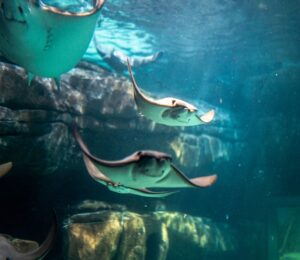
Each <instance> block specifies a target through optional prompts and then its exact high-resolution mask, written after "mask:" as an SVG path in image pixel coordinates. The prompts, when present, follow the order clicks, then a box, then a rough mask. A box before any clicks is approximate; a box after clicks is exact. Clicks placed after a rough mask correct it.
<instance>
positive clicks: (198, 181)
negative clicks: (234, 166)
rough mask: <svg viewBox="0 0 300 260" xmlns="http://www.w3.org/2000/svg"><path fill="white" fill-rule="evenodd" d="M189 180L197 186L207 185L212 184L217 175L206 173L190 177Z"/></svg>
mask: <svg viewBox="0 0 300 260" xmlns="http://www.w3.org/2000/svg"><path fill="white" fill-rule="evenodd" d="M190 181H191V182H192V183H193V184H194V185H196V186H197V187H208V186H211V185H213V184H214V183H215V182H216V181H217V175H216V174H213V175H208V176H203V177H197V178H193V179H190Z"/></svg>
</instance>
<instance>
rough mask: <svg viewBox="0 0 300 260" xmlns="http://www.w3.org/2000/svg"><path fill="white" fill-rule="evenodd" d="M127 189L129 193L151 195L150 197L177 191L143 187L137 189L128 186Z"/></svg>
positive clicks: (158, 196) (165, 195)
mask: <svg viewBox="0 0 300 260" xmlns="http://www.w3.org/2000/svg"><path fill="white" fill-rule="evenodd" d="M128 189H129V193H130V194H134V195H139V196H143V197H151V198H163V197H167V196H170V195H172V194H174V193H177V192H178V191H151V190H148V189H144V188H141V189H137V188H129V187H128Z"/></svg>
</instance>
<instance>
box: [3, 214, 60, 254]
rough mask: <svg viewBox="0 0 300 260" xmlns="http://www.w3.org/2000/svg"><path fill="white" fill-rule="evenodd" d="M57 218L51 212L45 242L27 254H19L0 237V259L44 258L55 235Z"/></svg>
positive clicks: (6, 240) (8, 241)
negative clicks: (49, 226) (50, 224)
mask: <svg viewBox="0 0 300 260" xmlns="http://www.w3.org/2000/svg"><path fill="white" fill-rule="evenodd" d="M57 226H58V225H57V217H56V215H55V213H54V212H53V224H52V226H51V228H50V231H49V233H48V236H47V238H46V239H45V241H44V242H43V243H42V244H41V245H40V246H39V247H38V248H36V249H34V250H32V251H29V252H27V253H21V252H19V251H18V250H17V249H16V248H15V247H14V246H13V244H12V243H11V242H10V240H9V239H8V238H6V237H5V236H3V235H0V259H10V260H34V259H39V258H41V257H43V256H45V255H46V254H47V253H48V251H49V250H50V249H51V247H52V246H53V244H54V241H55V237H56V234H57V229H58V228H57Z"/></svg>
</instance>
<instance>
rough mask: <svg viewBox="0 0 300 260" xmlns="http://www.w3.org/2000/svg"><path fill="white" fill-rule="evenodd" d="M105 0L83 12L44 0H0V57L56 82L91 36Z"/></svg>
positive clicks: (71, 65)
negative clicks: (50, 3) (66, 8)
mask: <svg viewBox="0 0 300 260" xmlns="http://www.w3.org/2000/svg"><path fill="white" fill-rule="evenodd" d="M103 3H104V0H94V3H93V7H92V8H91V10H90V11H86V12H78V13H76V12H71V11H64V10H61V9H59V8H57V7H54V6H49V5H47V4H46V3H45V2H44V1H43V0H0V56H4V58H5V59H6V60H9V61H10V62H12V63H15V64H17V65H20V66H22V67H24V68H25V69H26V70H27V72H29V80H31V79H32V77H33V76H34V75H38V76H41V77H49V78H54V79H56V81H57V82H59V80H58V79H59V77H60V75H61V74H63V73H65V72H67V71H68V70H70V69H71V68H73V67H74V66H75V65H76V64H77V63H78V61H79V60H80V59H81V57H82V56H83V54H84V52H85V51H86V49H87V47H88V45H89V42H90V40H91V38H92V36H93V32H94V29H95V25H96V22H97V19H98V16H99V10H100V9H101V7H102V6H103Z"/></svg>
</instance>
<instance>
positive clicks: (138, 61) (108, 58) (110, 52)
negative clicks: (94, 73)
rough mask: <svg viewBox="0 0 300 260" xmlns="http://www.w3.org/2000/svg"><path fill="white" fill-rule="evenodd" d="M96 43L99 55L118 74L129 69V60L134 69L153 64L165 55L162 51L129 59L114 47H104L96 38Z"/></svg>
mask: <svg viewBox="0 0 300 260" xmlns="http://www.w3.org/2000/svg"><path fill="white" fill-rule="evenodd" d="M94 43H95V47H96V50H97V52H98V54H99V55H100V56H101V57H102V59H103V61H104V62H106V63H107V64H108V65H109V66H110V67H111V68H112V69H113V70H115V71H116V72H123V71H124V70H126V69H127V59H128V60H129V63H130V65H131V66H132V67H138V66H141V65H144V64H148V63H152V62H154V61H156V60H157V59H158V58H160V57H161V56H162V55H163V52H162V51H159V52H156V53H154V54H152V55H148V56H132V57H127V56H126V55H125V54H124V53H123V52H122V51H120V50H117V49H115V48H113V47H103V46H101V45H100V44H99V43H98V42H97V41H96V39H95V38H94Z"/></svg>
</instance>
